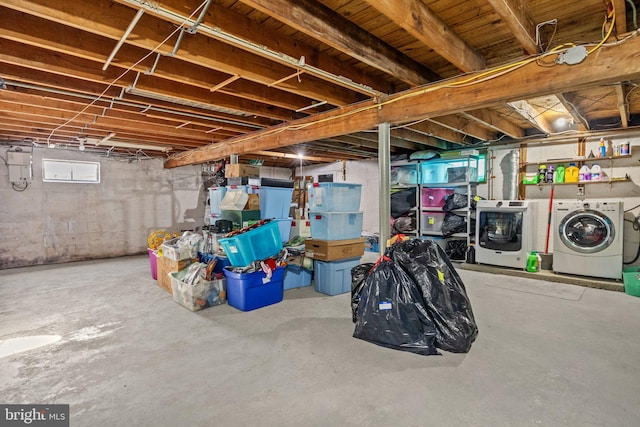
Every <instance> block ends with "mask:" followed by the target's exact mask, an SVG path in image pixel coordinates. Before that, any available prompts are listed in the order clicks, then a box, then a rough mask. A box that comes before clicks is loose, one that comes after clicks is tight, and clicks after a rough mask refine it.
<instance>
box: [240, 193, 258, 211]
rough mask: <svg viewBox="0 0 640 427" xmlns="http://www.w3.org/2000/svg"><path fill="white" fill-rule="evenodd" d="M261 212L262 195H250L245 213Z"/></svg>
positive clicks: (245, 206)
mask: <svg viewBox="0 0 640 427" xmlns="http://www.w3.org/2000/svg"><path fill="white" fill-rule="evenodd" d="M259 210H260V195H259V194H249V199H248V200H247V203H246V204H245V205H244V209H243V211H259Z"/></svg>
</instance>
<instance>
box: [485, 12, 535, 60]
mask: <svg viewBox="0 0 640 427" xmlns="http://www.w3.org/2000/svg"><path fill="white" fill-rule="evenodd" d="M488 1H489V4H490V5H491V6H492V7H493V8H494V10H495V11H496V12H497V13H498V15H500V17H501V18H502V20H503V21H504V23H505V24H506V25H507V27H508V28H509V30H511V32H512V33H513V35H514V37H515V38H516V39H517V40H518V42H520V44H521V45H522V47H523V48H524V50H525V51H526V52H527V53H528V54H529V55H535V54H537V53H539V51H540V48H539V47H538V45H537V44H536V27H535V25H534V24H533V19H531V17H530V16H529V13H528V12H527V5H526V2H525V1H524V0H488Z"/></svg>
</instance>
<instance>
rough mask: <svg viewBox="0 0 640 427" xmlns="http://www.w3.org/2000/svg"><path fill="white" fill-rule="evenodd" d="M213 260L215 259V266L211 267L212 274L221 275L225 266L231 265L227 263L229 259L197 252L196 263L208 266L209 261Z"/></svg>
mask: <svg viewBox="0 0 640 427" xmlns="http://www.w3.org/2000/svg"><path fill="white" fill-rule="evenodd" d="M214 258H215V259H216V265H215V267H213V272H214V273H219V274H221V273H223V272H224V268H225V267H226V266H228V265H231V263H230V262H229V258H227V257H226V256H222V255H213V254H205V253H202V252H198V261H200V262H202V263H205V264H209V263H210V262H211V261H213V259H214Z"/></svg>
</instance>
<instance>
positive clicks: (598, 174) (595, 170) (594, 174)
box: [591, 164, 602, 181]
mask: <svg viewBox="0 0 640 427" xmlns="http://www.w3.org/2000/svg"><path fill="white" fill-rule="evenodd" d="M601 179H602V169H601V168H600V166H599V165H598V164H594V165H593V166H591V181H600V180H601Z"/></svg>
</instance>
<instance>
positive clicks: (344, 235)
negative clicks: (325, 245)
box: [309, 212, 363, 240]
mask: <svg viewBox="0 0 640 427" xmlns="http://www.w3.org/2000/svg"><path fill="white" fill-rule="evenodd" d="M362 219H363V213H362V212H312V213H310V214H309V221H310V222H311V237H313V238H314V239H319V240H346V239H357V238H358V237H360V235H361V234H362Z"/></svg>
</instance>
